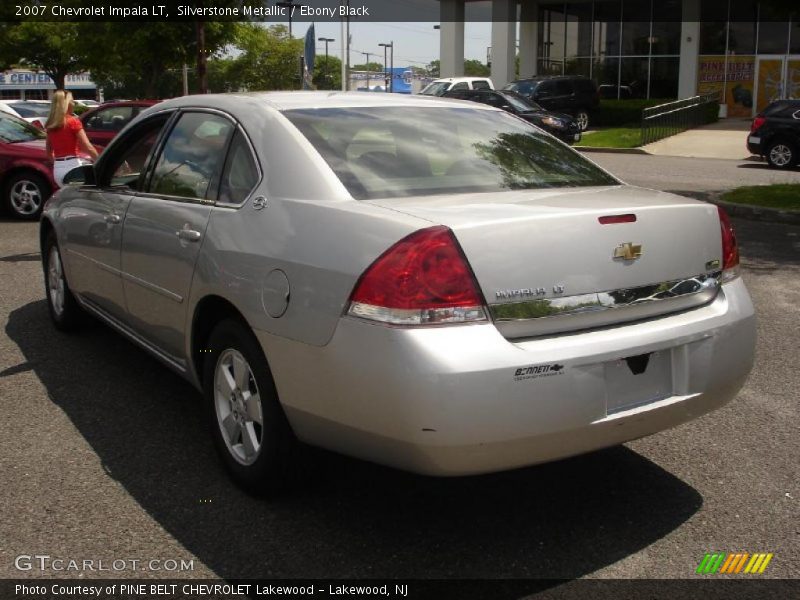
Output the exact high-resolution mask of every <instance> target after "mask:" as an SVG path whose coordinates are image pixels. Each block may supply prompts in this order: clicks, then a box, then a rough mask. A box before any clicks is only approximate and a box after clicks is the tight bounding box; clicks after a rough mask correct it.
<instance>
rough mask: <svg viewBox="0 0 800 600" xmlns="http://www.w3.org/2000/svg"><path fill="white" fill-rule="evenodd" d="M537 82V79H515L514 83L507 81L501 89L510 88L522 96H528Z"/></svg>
mask: <svg viewBox="0 0 800 600" xmlns="http://www.w3.org/2000/svg"><path fill="white" fill-rule="evenodd" d="M538 83H539V82H537V81H517V82H515V83H509V84H508V85H507V86H505V88H503V89H506V90H512V91H514V92H517V93H518V94H522V95H523V96H530V95H531V94H532V93H533V91H534V90H535V89H536V87H537V85H538Z"/></svg>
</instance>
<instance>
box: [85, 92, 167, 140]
mask: <svg viewBox="0 0 800 600" xmlns="http://www.w3.org/2000/svg"><path fill="white" fill-rule="evenodd" d="M157 103H158V100H125V101H119V102H106V103H105V104H101V105H100V106H98V107H97V108H93V109H92V110H87V111H86V112H85V113H83V114H82V115H81V116H80V120H81V122H82V123H83V128H84V130H85V131H86V135H87V136H88V137H89V141H90V142H91V143H92V144H93V145H95V146H97V147H99V148H105V147H106V146H108V143H109V142H110V141H111V140H112V139H114V136H116V135H117V134H118V133H119V132H120V131H121V130H122V128H123V127H125V125H127V124H128V123H130V122H131V121H132V120H133V118H134V117H136V116H137V115H138V114H139V113H140V112H142V111H143V110H144V109H146V108H149V107H150V106H153V105H154V104H157Z"/></svg>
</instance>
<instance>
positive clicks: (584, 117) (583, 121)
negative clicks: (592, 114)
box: [575, 108, 589, 131]
mask: <svg viewBox="0 0 800 600" xmlns="http://www.w3.org/2000/svg"><path fill="white" fill-rule="evenodd" d="M575 122H576V123H577V124H578V127H579V128H580V130H581V131H586V130H587V129H589V113H588V111H586V110H585V109H583V108H581V109H578V111H577V112H576V113H575Z"/></svg>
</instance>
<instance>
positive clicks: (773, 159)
mask: <svg viewBox="0 0 800 600" xmlns="http://www.w3.org/2000/svg"><path fill="white" fill-rule="evenodd" d="M764 156H765V158H766V159H767V164H768V165H769V166H770V167H772V168H773V169H791V168H792V167H793V166H794V165H796V164H797V159H798V156H797V147H796V146H795V145H794V144H793V143H791V142H789V141H786V140H774V141H771V142H770V143H769V146H767V151H766V153H765V154H764Z"/></svg>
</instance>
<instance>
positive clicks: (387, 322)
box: [41, 92, 755, 492]
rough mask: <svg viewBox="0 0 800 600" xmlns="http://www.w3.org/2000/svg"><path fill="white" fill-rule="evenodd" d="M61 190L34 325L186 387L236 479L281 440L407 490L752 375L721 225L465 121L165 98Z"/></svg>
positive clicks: (750, 322)
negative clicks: (385, 473)
mask: <svg viewBox="0 0 800 600" xmlns="http://www.w3.org/2000/svg"><path fill="white" fill-rule="evenodd" d="M67 180H68V185H65V187H64V189H62V190H61V191H60V192H58V193H57V194H56V195H55V196H54V197H53V198H52V199H51V200H50V201H49V202H48V203H47V206H46V209H45V211H44V214H43V218H42V221H41V246H42V256H43V262H44V271H45V283H46V291H47V298H48V306H49V309H50V315H51V317H52V319H53V321H54V323H55V325H56V326H57V327H58V328H59V329H63V330H73V329H75V328H77V327H78V326H79V325H80V324H81V322H82V319H83V318H84V317H85V315H87V314H89V315H92V316H93V317H96V318H98V319H100V320H101V321H104V322H105V323H107V324H108V325H110V326H111V327H113V328H114V329H116V330H118V331H119V332H120V333H121V334H123V335H124V336H126V337H128V338H129V339H131V340H133V341H134V342H136V343H137V344H139V345H140V346H141V347H142V348H144V349H145V350H147V351H148V352H150V353H152V354H153V355H154V356H156V357H157V358H158V359H160V360H161V361H163V363H164V364H165V365H167V366H168V367H170V368H172V369H174V370H175V371H176V372H178V373H180V374H181V375H182V376H184V377H185V378H186V379H188V380H189V381H190V382H192V383H193V384H194V385H195V386H197V388H198V389H200V390H202V392H203V394H204V398H205V401H204V406H205V408H206V410H207V412H208V417H209V419H210V420H211V423H212V425H213V427H212V429H213V431H214V438H215V441H216V445H217V447H218V449H219V452H220V455H221V457H222V460H223V461H224V463H225V464H226V466H227V468H228V469H229V471H230V472H231V474H232V476H233V477H234V479H235V480H236V481H238V482H239V483H240V484H242V485H244V486H246V487H247V488H249V489H252V490H256V491H261V492H269V491H273V490H276V489H278V488H280V487H281V486H282V485H284V483H285V481H286V477H287V475H288V474H289V473H290V471H291V468H292V463H293V456H294V453H293V450H294V449H295V447H296V445H297V443H298V442H306V443H309V444H313V445H317V446H321V447H325V448H328V449H331V450H334V451H337V452H342V453H345V454H349V455H352V456H356V457H360V458H363V459H366V460H371V461H375V462H379V463H383V464H387V465H392V466H395V467H398V468H402V469H407V470H411V471H415V472H419V473H426V474H434V475H466V474H475V473H486V472H491V471H497V470H503V469H511V468H515V467H521V466H524V465H530V464H534V463H539V462H544V461H550V460H554V459H558V458H561V457H566V456H570V455H575V454H579V453H582V452H588V451H592V450H595V449H598V448H602V447H606V446H611V445H615V444H620V443H622V442H625V441H627V440H632V439H635V438H639V437H642V436H645V435H649V434H652V433H655V432H658V431H661V430H663V429H666V428H669V427H672V426H675V425H678V424H680V423H684V422H686V421H688V420H690V419H693V418H695V417H698V416H700V415H702V414H704V413H707V412H709V411H711V410H713V409H715V408H718V407H720V406H722V405H723V404H725V403H726V402H728V401H730V400H731V399H732V398H733V397H734V396H735V395H736V393H737V392H738V390H739V389H740V387H741V386H742V384H743V383H744V380H745V378H746V377H747V374H748V372H749V371H750V368H751V365H752V362H753V352H754V343H755V320H754V313H753V306H752V304H751V301H750V297H749V295H748V292H747V290H746V288H745V286H744V283H743V282H742V280H741V278H740V277H739V273H738V262H739V257H738V250H737V246H736V238H735V236H734V233H733V230H732V228H731V225H730V222H729V221H728V219H727V217H726V216H725V214H724V213H723V212H721V211H718V209H717V208H716V207H715V206H712V205H709V204H705V203H702V202H697V201H694V200H690V199H687V198H681V197H676V196H672V195H669V194H665V193H660V192H654V191H651V190H644V189H638V188H634V187H630V186H627V185H624V184H622V183H621V182H620V181H619V180H617V179H616V178H614V177H613V176H611V175H610V174H608V173H607V172H605V171H603V170H602V169H600V168H599V167H597V166H596V165H594V164H593V163H591V162H589V161H588V160H586V159H585V158H583V157H582V156H581V155H579V154H578V153H576V152H574V151H573V150H572V149H570V148H569V147H568V146H566V145H564V144H562V143H561V142H559V141H558V140H556V139H555V138H553V137H552V136H550V135H548V134H546V133H543V132H542V131H541V130H539V129H537V128H535V127H533V126H532V125H530V124H528V123H526V122H525V121H522V120H520V119H518V118H516V117H514V116H512V115H509V114H507V113H505V112H503V111H500V110H497V109H494V108H491V107H489V106H484V105H479V104H475V103H463V102H459V101H447V100H440V99H426V98H422V97H402V96H399V95H396V94H359V93H352V94H345V93H315V92H308V93H272V94H235V95H209V96H190V97H184V98H179V99H175V100H171V101H167V102H163V103H160V104H158V105H157V106H155V107H153V108H151V109H149V110H147V111H145V112H144V113H142V114H141V115H140V116H139V117H138V118H137V119H136V120H135V121H134V122H132V123H131V124H129V125H128V126H127V127H126V128H125V129H124V130H123V131H122V132H121V133H120V135H119V136H118V137H117V138H116V139H115V140H114V141H113V142H112V143H111V145H110V146H109V147H108V148H107V149H106V150H105V152H104V153H103V155H102V156H101V158H100V159H99V160H98V162H97V164H96V165H94V166H86V167H81V168H79V169H77V170H76V171H73V172H72V173H70V174H69V176H68V179H67ZM120 443H124V441H122V442H120Z"/></svg>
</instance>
